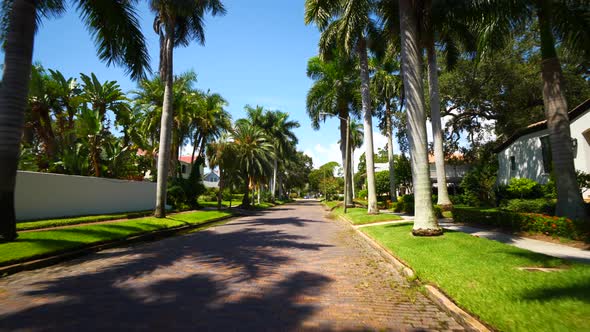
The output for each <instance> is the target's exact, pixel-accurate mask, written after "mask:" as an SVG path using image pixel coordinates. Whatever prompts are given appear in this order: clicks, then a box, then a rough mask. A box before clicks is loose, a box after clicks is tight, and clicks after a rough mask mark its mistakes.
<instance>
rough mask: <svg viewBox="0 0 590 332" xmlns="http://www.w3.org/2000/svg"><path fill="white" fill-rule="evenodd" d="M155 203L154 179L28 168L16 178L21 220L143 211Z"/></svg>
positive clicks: (18, 208) (17, 204) (16, 197)
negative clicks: (116, 177) (97, 175)
mask: <svg viewBox="0 0 590 332" xmlns="http://www.w3.org/2000/svg"><path fill="white" fill-rule="evenodd" d="M155 202H156V184H155V183H153V182H141V181H126V180H115V179H105V178H96V177H88V176H75V175H62V174H50V173H37V172H24V171H19V172H18V174H17V178H16V192H15V208H16V218H17V219H18V220H29V219H47V218H57V217H68V216H81V215H92V214H105V213H116V212H131V211H143V210H150V209H153V208H154V206H155Z"/></svg>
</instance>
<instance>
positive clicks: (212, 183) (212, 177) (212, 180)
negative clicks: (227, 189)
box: [203, 172, 219, 188]
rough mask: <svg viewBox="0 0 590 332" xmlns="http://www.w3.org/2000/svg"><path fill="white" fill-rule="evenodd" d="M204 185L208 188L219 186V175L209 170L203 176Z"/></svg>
mask: <svg viewBox="0 0 590 332" xmlns="http://www.w3.org/2000/svg"><path fill="white" fill-rule="evenodd" d="M203 185H205V187H207V188H219V175H217V173H215V172H209V173H207V174H205V175H204V176H203Z"/></svg>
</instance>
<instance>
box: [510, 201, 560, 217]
mask: <svg viewBox="0 0 590 332" xmlns="http://www.w3.org/2000/svg"><path fill="white" fill-rule="evenodd" d="M503 208H504V209H506V210H508V211H512V212H528V213H542V214H547V215H554V214H555V201H553V200H551V199H545V198H536V199H519V198H516V199H511V200H508V201H507V202H506V203H505V204H504V205H503Z"/></svg>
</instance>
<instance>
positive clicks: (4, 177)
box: [0, 0, 149, 241]
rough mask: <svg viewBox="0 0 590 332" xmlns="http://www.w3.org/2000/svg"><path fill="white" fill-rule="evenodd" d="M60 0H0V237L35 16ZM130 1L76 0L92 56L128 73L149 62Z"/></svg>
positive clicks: (10, 227)
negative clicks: (0, 52) (0, 63)
mask: <svg viewBox="0 0 590 332" xmlns="http://www.w3.org/2000/svg"><path fill="white" fill-rule="evenodd" d="M64 2H65V1H63V0H55V1H32V0H13V1H4V2H3V3H2V11H1V15H2V18H1V19H0V22H2V23H1V26H0V29H1V32H2V33H1V38H2V42H3V44H4V45H5V47H4V70H3V73H2V87H1V88H0V215H2V222H1V223H0V239H1V240H4V241H11V240H14V239H15V238H16V236H17V234H16V216H15V211H14V187H15V184H16V169H17V166H18V156H19V150H20V139H21V136H22V131H23V122H24V113H25V112H24V110H25V107H26V98H27V95H28V88H29V79H30V74H31V63H32V56H33V42H34V35H35V30H36V27H37V25H38V22H40V21H42V19H43V18H48V17H51V16H59V15H61V14H62V13H63V12H64V11H65V3H64ZM134 5H135V2H132V1H122V0H118V1H108V2H104V1H79V2H77V6H76V9H77V10H78V12H79V13H80V16H81V18H82V21H84V23H85V25H86V26H87V27H88V29H89V30H90V32H91V34H92V35H93V37H94V41H95V43H96V45H97V48H98V56H99V58H100V59H101V60H103V61H106V62H108V63H114V64H118V65H123V66H124V67H126V68H127V69H128V73H130V74H131V77H132V78H134V79H135V78H139V77H141V76H142V75H143V74H144V71H145V69H146V68H148V67H149V57H148V53H147V49H146V46H145V40H144V37H143V34H142V33H141V30H140V27H139V20H138V19H137V16H136V12H135V9H134V7H133V6H134Z"/></svg>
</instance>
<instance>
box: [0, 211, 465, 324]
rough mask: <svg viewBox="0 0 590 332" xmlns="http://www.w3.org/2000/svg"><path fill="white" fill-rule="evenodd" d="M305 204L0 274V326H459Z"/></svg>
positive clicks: (348, 233)
mask: <svg viewBox="0 0 590 332" xmlns="http://www.w3.org/2000/svg"><path fill="white" fill-rule="evenodd" d="M323 213H324V212H323V209H322V208H321V207H320V206H319V205H318V203H315V202H300V203H297V204H294V205H287V206H283V207H279V208H274V209H271V210H268V211H265V212H261V213H260V214H258V215H255V216H248V217H243V218H239V219H236V220H234V221H232V222H230V223H228V224H225V225H222V226H217V227H214V228H209V229H207V230H205V231H201V232H197V233H193V234H189V235H185V236H180V237H174V238H168V239H165V240H161V241H158V242H152V243H145V244H140V245H136V246H131V247H127V248H118V249H111V250H106V251H103V252H100V253H97V254H94V255H91V256H86V257H84V258H81V259H78V260H74V261H70V262H68V263H64V264H60V265H55V266H52V267H48V268H44V269H40V270H36V271H29V272H22V273H18V274H15V275H12V276H9V277H6V278H3V279H0V330H15V329H24V330H29V329H30V330H60V331H65V330H79V331H92V330H106V329H110V330H139V329H150V330H195V331H207V330H208V331H236V330H241V331H290V330H322V331H336V330H338V331H340V330H346V331H364V330H420V331H421V330H424V329H432V330H461V329H462V327H461V326H460V325H458V324H457V323H456V322H455V321H454V320H453V319H452V318H450V317H449V316H448V315H447V314H446V313H444V312H442V311H441V310H440V309H439V308H438V307H437V306H435V305H434V304H433V303H432V302H430V300H428V299H427V298H426V297H425V296H424V295H423V294H422V293H420V292H419V291H418V290H416V289H415V288H413V287H410V286H409V285H408V283H407V282H406V281H405V280H404V279H403V278H402V277H401V276H400V275H399V274H398V273H397V272H396V271H394V270H393V269H392V268H391V267H390V265H388V264H387V263H386V262H385V261H384V260H383V259H382V258H381V257H380V256H379V255H378V254H377V253H375V252H374V251H373V250H372V249H371V248H370V247H369V246H368V245H367V244H366V243H364V242H363V240H362V239H360V238H358V237H357V235H356V234H355V233H354V230H352V229H351V228H350V227H349V226H347V225H345V224H343V223H341V222H339V221H330V220H328V219H324V218H323Z"/></svg>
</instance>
